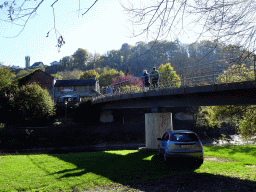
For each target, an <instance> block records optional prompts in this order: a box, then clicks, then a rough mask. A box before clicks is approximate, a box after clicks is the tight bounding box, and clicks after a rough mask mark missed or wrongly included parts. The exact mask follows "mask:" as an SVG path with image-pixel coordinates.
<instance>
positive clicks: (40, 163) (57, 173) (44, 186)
mask: <svg viewBox="0 0 256 192" xmlns="http://www.w3.org/2000/svg"><path fill="white" fill-rule="evenodd" d="M204 150H205V155H206V156H207V157H214V158H215V159H217V160H218V159H226V161H208V160H207V158H206V160H205V162H204V164H203V165H202V166H201V167H200V168H199V169H196V170H194V171H191V170H189V169H181V168H180V167H176V168H173V167H169V166H166V165H165V164H164V163H162V161H161V159H159V157H158V156H157V155H156V154H155V153H150V152H143V151H137V150H123V151H104V152H88V153H74V154H52V155H49V154H17V155H2V156H1V157H0V191H72V190H75V191H83V190H91V189H100V188H102V187H103V186H112V187H114V188H115V187H117V188H118V186H120V185H122V186H127V185H128V183H132V182H136V183H143V182H145V181H147V180H158V179H161V178H166V177H172V176H177V175H202V174H203V175H205V174H208V175H211V176H224V177H225V178H239V179H243V180H248V181H250V182H256V146H228V147H205V148H204Z"/></svg>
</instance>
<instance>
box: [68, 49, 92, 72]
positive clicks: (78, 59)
mask: <svg viewBox="0 0 256 192" xmlns="http://www.w3.org/2000/svg"><path fill="white" fill-rule="evenodd" d="M72 57H73V58H74V66H77V67H85V66H86V65H87V60H88V58H89V53H88V52H87V50H86V49H82V48H79V49H78V50H77V51H76V52H75V53H74V54H73V55H72Z"/></svg>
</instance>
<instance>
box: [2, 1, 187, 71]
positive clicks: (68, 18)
mask: <svg viewBox="0 0 256 192" xmlns="http://www.w3.org/2000/svg"><path fill="white" fill-rule="evenodd" d="M1 1H2V0H0V2H1ZM37 2H38V1H37ZM53 2H54V0H52V1H45V2H43V4H42V5H41V6H40V8H39V9H38V11H37V13H36V16H35V17H33V18H32V19H30V20H29V21H28V23H27V25H26V27H25V29H24V30H23V31H22V33H21V34H20V35H19V36H18V37H15V38H6V37H13V36H16V35H17V34H18V33H19V31H20V30H21V29H22V28H21V27H17V26H15V25H13V24H11V23H6V22H4V21H1V20H0V62H3V63H4V65H8V66H9V65H11V66H12V65H15V66H20V67H25V56H30V58H31V61H30V62H31V65H32V64H33V63H34V62H39V61H42V62H43V63H44V64H46V65H50V63H51V62H53V61H55V60H56V61H59V60H60V59H61V58H63V57H64V56H70V55H72V54H73V53H74V52H75V51H76V50H77V49H78V48H84V49H87V50H88V51H89V52H91V53H94V52H97V53H100V54H103V53H105V52H107V51H108V50H113V49H120V48H121V45H122V44H123V43H129V44H131V45H135V43H136V42H138V41H144V40H145V38H143V37H137V38H132V37H131V34H130V32H129V28H130V27H131V26H130V25H129V24H128V22H127V19H128V17H127V16H126V15H125V13H124V12H123V10H122V7H121V5H120V4H119V2H118V1H117V0H100V1H99V2H98V3H97V4H96V6H94V7H93V8H92V9H91V10H90V12H88V14H86V15H84V16H81V14H80V15H78V12H77V10H78V7H79V4H78V3H79V1H78V0H77V1H74V0H73V1H72V3H70V2H71V1H70V0H61V1H58V2H57V3H56V4H55V5H54V7H55V8H54V11H55V16H56V28H57V30H58V31H59V32H60V34H61V35H62V36H63V37H64V39H65V42H66V44H65V45H64V46H63V47H62V48H61V50H60V52H58V50H57V48H56V47H55V45H56V44H57V42H56V36H55V33H54V30H51V29H52V28H53V24H54V23H53V10H52V8H51V4H52V3H53ZM93 2H94V0H86V1H81V9H82V10H81V13H83V12H84V10H83V8H85V7H88V6H90V5H91V4H92V3H93ZM30 3H35V2H33V1H31V2H30ZM0 4H1V3H0ZM0 11H1V10H0ZM0 15H2V16H3V12H1V13H0ZM50 30H51V31H50ZM48 31H50V34H49V37H47V38H46V34H47V32H48ZM167 40H171V39H167ZM180 40H181V42H182V43H189V42H188V40H187V39H180Z"/></svg>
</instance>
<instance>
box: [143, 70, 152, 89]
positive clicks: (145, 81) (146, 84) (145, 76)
mask: <svg viewBox="0 0 256 192" xmlns="http://www.w3.org/2000/svg"><path fill="white" fill-rule="evenodd" d="M142 81H143V84H144V92H146V91H147V90H148V89H149V86H150V82H149V76H148V72H147V70H144V71H143V77H142Z"/></svg>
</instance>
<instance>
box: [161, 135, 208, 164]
mask: <svg viewBox="0 0 256 192" xmlns="http://www.w3.org/2000/svg"><path fill="white" fill-rule="evenodd" d="M157 140H159V141H160V142H159V145H158V152H159V154H160V155H162V156H163V160H164V162H168V161H170V160H178V161H177V162H179V163H186V164H189V163H193V162H194V163H195V164H196V165H198V166H199V167H200V166H201V165H202V164H203V161H204V152H203V145H202V143H201V141H200V139H199V137H198V136H197V134H196V133H195V132H193V131H190V130H173V131H166V132H165V133H164V135H163V137H162V138H157Z"/></svg>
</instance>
